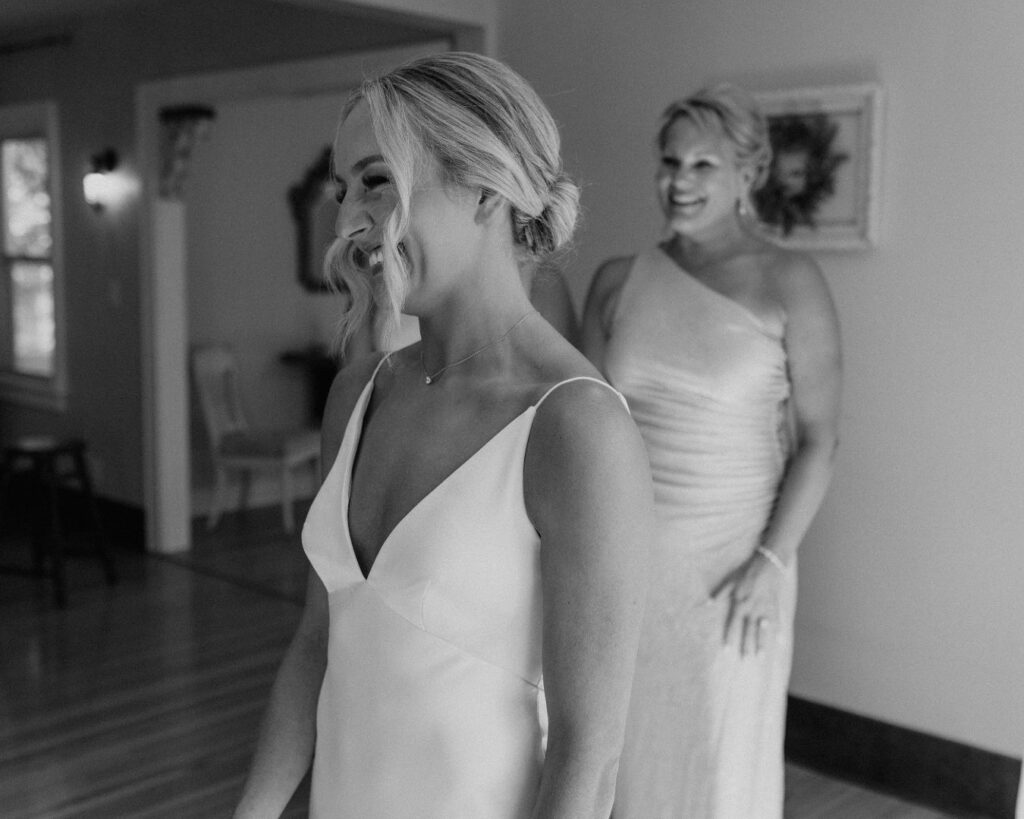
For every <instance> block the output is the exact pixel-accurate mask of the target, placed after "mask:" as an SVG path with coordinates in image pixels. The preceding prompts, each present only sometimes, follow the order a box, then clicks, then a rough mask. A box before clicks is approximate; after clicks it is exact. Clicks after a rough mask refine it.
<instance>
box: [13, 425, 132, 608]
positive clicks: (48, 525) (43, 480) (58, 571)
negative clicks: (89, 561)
mask: <svg viewBox="0 0 1024 819" xmlns="http://www.w3.org/2000/svg"><path fill="white" fill-rule="evenodd" d="M15 473H25V474H28V475H29V477H30V479H31V485H32V495H33V497H32V498H31V501H30V502H31V504H32V506H33V507H34V508H33V509H32V511H31V518H32V573H33V574H35V575H36V576H39V577H41V576H44V575H49V577H50V578H51V579H52V580H53V596H54V601H55V602H56V603H57V606H58V607H60V608H64V607H65V606H66V605H67V579H66V575H65V569H64V558H65V557H66V556H67V555H68V554H77V552H72V551H71V550H70V549H68V547H67V544H66V542H65V538H64V536H63V534H62V533H61V525H60V509H59V505H60V504H59V494H60V489H61V488H62V487H65V486H69V485H72V486H73V485H74V484H77V488H78V490H79V491H80V492H81V493H82V497H83V499H84V501H85V505H86V513H87V515H88V517H89V519H90V523H91V524H92V530H93V531H92V535H93V536H92V539H91V542H92V549H91V550H89V554H90V555H91V556H93V557H95V558H97V559H98V560H99V561H100V564H101V565H102V567H103V574H104V577H105V578H106V581H107V584H108V585H113V584H114V583H116V582H117V572H116V570H115V568H114V561H113V559H112V558H111V556H110V551H109V549H108V548H107V541H106V537H105V535H104V532H103V526H102V523H101V521H100V515H99V510H98V509H97V507H96V498H95V496H94V495H93V492H92V481H91V479H90V477H89V467H88V465H87V463H86V460H85V441H83V440H82V439H80V438H57V437H54V436H50V435H34V436H26V437H23V438H18V439H17V440H15V441H13V442H11V443H9V444H7V445H6V446H5V447H4V449H3V476H2V485H0V509H4V507H6V505H7V495H8V490H9V488H10V482H11V479H12V477H13V476H14V474H15Z"/></svg>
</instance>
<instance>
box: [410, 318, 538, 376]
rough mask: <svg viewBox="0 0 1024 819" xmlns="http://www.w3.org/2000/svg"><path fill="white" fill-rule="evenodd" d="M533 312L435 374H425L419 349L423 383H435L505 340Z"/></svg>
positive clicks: (425, 368)
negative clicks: (453, 368)
mask: <svg viewBox="0 0 1024 819" xmlns="http://www.w3.org/2000/svg"><path fill="white" fill-rule="evenodd" d="M535 312H536V310H528V311H526V313H524V314H523V315H522V316H521V317H520V318H519V320H518V321H516V323H515V324H513V325H512V326H511V327H509V328H508V329H507V330H506V331H505V332H504V333H502V334H501V335H500V336H498V337H497V338H495V339H492V340H491V341H488V342H487V343H486V344H485V345H484V346H483V347H481V348H480V349H478V350H474V351H473V352H471V353H470V354H469V355H467V356H465V357H464V358H460V359H459V360H458V361H453V362H452V363H451V364H445V365H444V366H443V367H442V368H441V369H440V370H438V371H437V372H436V373H428V372H427V365H426V363H425V362H424V361H423V350H422V349H420V369H422V370H423V383H425V384H433V383H434V382H435V381H437V379H438V378H440V377H441V376H442V375H443V374H444V373H445V372H447V371H448V370H450V369H451V368H452V367H458V366H459V365H460V364H465V363H466V362H467V361H469V359H471V358H475V357H476V356H478V355H480V353H482V352H483V351H484V350H488V349H490V348H491V347H493V346H494V345H495V344H497V343H498V342H499V341H502V340H503V339H505V338H506V337H507V336H508V335H509V334H510V333H511V332H512V331H513V330H515V329H516V327H518V326H519V325H520V324H522V323H523V322H524V321H526V320H527V319H528V318H529V317H530V316H532V315H533V314H534V313H535Z"/></svg>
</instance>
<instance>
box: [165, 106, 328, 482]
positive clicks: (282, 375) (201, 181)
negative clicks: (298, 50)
mask: <svg viewBox="0 0 1024 819" xmlns="http://www.w3.org/2000/svg"><path fill="white" fill-rule="evenodd" d="M343 97H344V94H343V93H341V92H338V93H331V94H316V95H309V96H287V97H285V96H274V97H260V98H255V99H247V100H243V101H237V102H230V103H221V104H218V105H217V119H216V120H215V122H214V125H213V128H212V130H211V134H210V137H209V139H208V140H206V141H204V142H201V143H200V144H199V146H198V147H197V149H196V150H195V151H194V153H193V162H192V165H191V167H190V171H189V178H188V180H187V181H186V183H185V190H186V193H185V198H186V200H187V203H188V207H187V209H186V210H187V214H188V217H187V235H188V259H189V269H188V317H189V341H190V343H191V344H197V343H227V344H231V345H232V346H234V348H235V352H236V354H237V357H238V362H239V368H240V371H241V376H242V377H241V389H242V394H243V396H244V397H245V399H246V408H247V410H248V414H249V420H250V422H251V423H252V424H254V425H255V426H265V427H299V426H302V425H304V424H306V423H308V415H309V412H310V407H309V403H308V401H307V396H306V392H305V381H304V380H303V379H304V375H303V373H302V372H301V371H300V370H299V369H297V368H295V367H293V366H289V365H285V364H283V363H282V362H281V361H280V356H281V353H282V352H284V351H285V350H295V349H302V348H305V347H307V346H309V345H312V344H322V345H327V344H329V342H330V340H331V336H332V333H333V328H334V322H335V320H336V318H337V315H338V310H339V304H338V297H337V296H335V295H333V294H320V293H311V292H310V291H308V290H306V289H304V288H303V287H301V286H300V284H299V282H298V279H297V275H296V269H297V256H296V254H297V250H296V226H295V222H294V220H293V219H292V216H291V211H290V209H289V204H288V189H289V187H290V186H291V185H294V184H296V183H297V182H299V181H300V180H302V178H303V177H304V175H305V173H306V170H307V168H308V167H309V166H310V165H311V164H312V163H313V161H314V160H315V159H316V158H317V157H318V155H319V153H320V151H321V150H322V149H323V147H324V146H325V145H326V144H327V143H328V142H329V141H330V138H331V135H332V133H333V131H334V127H335V125H336V122H337V117H338V113H339V111H340V109H341V103H342V99H343ZM193 419H194V420H193V440H194V441H196V442H197V443H199V444H202V443H203V442H204V441H205V437H204V433H202V431H201V429H200V428H199V427H200V424H198V423H196V422H197V421H199V416H198V415H197V414H196V406H195V401H193ZM197 439H198V440H197ZM196 460H197V463H196V472H197V475H198V476H199V480H198V481H195V480H194V481H193V482H194V483H196V482H198V483H205V482H206V481H205V480H204V479H203V477H202V476H203V470H202V466H203V463H204V462H205V461H206V460H207V459H206V458H202V457H200V458H197V459H196Z"/></svg>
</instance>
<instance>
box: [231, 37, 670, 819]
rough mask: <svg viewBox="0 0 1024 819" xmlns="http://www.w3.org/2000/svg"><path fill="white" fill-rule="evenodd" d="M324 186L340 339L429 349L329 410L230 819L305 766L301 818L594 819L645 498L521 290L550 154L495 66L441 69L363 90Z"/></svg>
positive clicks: (612, 759)
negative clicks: (290, 604) (402, 324)
mask: <svg viewBox="0 0 1024 819" xmlns="http://www.w3.org/2000/svg"><path fill="white" fill-rule="evenodd" d="M333 174H334V177H335V180H336V184H337V196H338V200H339V202H340V212H339V220H338V234H339V242H338V243H337V244H338V246H339V247H341V248H343V247H345V246H351V247H352V248H353V249H354V252H353V253H352V256H351V258H352V259H362V260H364V261H363V267H362V269H361V270H360V271H359V272H358V275H360V276H361V277H362V280H361V283H360V285H357V287H355V288H354V289H353V293H354V297H353V310H352V312H351V315H350V316H349V317H348V318H349V319H351V320H352V321H358V319H359V317H360V316H362V317H365V316H367V315H368V314H369V312H370V311H368V310H366V309H363V308H365V303H364V304H363V305H362V306H360V304H359V301H360V298H363V299H372V300H373V304H374V306H375V309H377V310H379V311H381V312H382V313H383V314H384V315H385V316H386V317H389V320H391V321H397V319H398V316H399V315H400V314H401V313H402V312H404V313H406V314H409V315H413V316H416V317H417V318H418V319H419V322H420V329H421V340H420V341H418V342H416V343H414V344H411V345H409V346H407V347H405V348H403V349H401V350H398V351H396V352H394V353H392V354H390V355H389V356H387V357H386V358H384V359H381V358H380V357H379V356H378V357H372V358H368V359H364V360H361V361H355V362H353V363H352V364H351V365H349V366H348V367H346V368H345V369H344V370H343V371H342V372H341V373H340V374H339V376H338V378H337V380H336V382H335V384H334V387H333V389H332V393H331V397H330V399H329V401H328V407H327V410H326V413H325V418H324V435H323V456H324V460H323V463H324V464H325V465H326V467H327V468H328V472H327V475H326V477H325V479H324V482H323V485H322V487H321V489H320V492H319V494H318V495H317V498H316V499H315V501H314V503H313V505H312V507H311V509H310V512H309V516H308V518H307V520H306V524H305V527H304V529H303V545H304V548H305V550H306V553H307V555H308V557H309V559H310V562H311V564H312V570H311V572H310V579H309V586H308V591H307V599H306V607H305V611H304V614H303V617H302V621H301V623H300V626H299V629H298V631H297V633H296V636H295V638H294V640H293V642H292V644H291V647H290V648H289V650H288V652H287V654H286V657H285V659H284V661H283V663H282V666H281V670H280V672H279V674H278V678H277V681H276V683H275V685H274V689H273V693H272V696H271V702H270V705H269V707H268V711H267V715H266V717H265V719H264V724H263V729H262V731H261V735H260V740H259V743H258V746H257V751H256V755H255V759H254V761H253V765H252V769H251V772H250V775H249V778H248V780H247V782H246V786H245V790H244V793H243V795H242V799H241V801H240V804H239V807H238V811H237V815H238V816H257V815H259V816H264V815H276V814H278V813H280V811H281V809H282V808H283V806H284V805H285V804H286V803H287V801H288V799H289V797H290V795H291V793H292V792H293V790H294V788H295V787H296V785H297V784H298V782H299V781H300V780H301V778H302V776H303V774H304V773H305V771H306V769H307V768H308V766H309V764H310V760H311V758H312V760H313V780H312V797H311V815H313V816H317V817H327V816H351V817H359V818H360V819H372V818H373V817H380V818H381V819H385V817H386V818H387V819H402V817H410V819H411V818H412V817H416V818H417V819H423V818H424V817H426V818H428V819H429V818H430V817H436V819H458V818H459V817H465V818H466V819H477V818H478V817H492V818H493V819H530V818H531V817H532V818H533V819H541V818H542V817H543V818H544V819H553V818H554V817H566V818H567V817H584V816H586V817H591V816H592V817H602V819H606V817H607V816H608V814H609V812H610V810H611V805H612V798H613V792H614V783H615V777H616V770H617V765H618V756H619V752H620V748H621V744H622V737H623V730H624V723H625V713H626V707H627V703H628V699H629V689H630V683H631V679H632V668H633V662H634V659H635V652H636V646H637V637H638V632H639V623H640V617H641V609H642V604H643V596H644V581H645V579H646V554H645V553H646V549H647V546H648V542H649V539H650V537H651V532H652V516H653V498H652V487H651V481H650V475H649V472H648V468H647V463H646V456H645V454H644V451H643V446H642V442H641V440H640V438H639V434H638V433H637V430H636V428H635V426H634V424H633V422H632V420H631V418H630V416H629V414H628V413H627V411H626V409H625V406H624V403H623V401H622V400H621V396H619V395H617V394H616V393H615V392H614V391H613V390H612V389H611V388H609V387H608V385H607V384H606V383H605V382H604V381H603V380H602V379H601V378H600V376H599V374H598V373H597V371H596V370H595V369H594V368H593V367H592V366H591V365H590V364H589V363H588V362H587V361H586V359H585V358H583V357H582V356H581V355H580V354H579V353H577V351H576V350H575V349H574V348H573V347H572V346H571V345H570V344H569V343H568V342H567V341H565V340H564V339H563V338H562V337H561V336H560V335H559V334H558V332H557V331H555V330H554V329H553V328H552V327H551V326H550V325H549V324H548V323H547V322H545V321H543V320H542V319H541V318H540V317H539V316H538V315H537V313H536V312H535V310H534V309H533V307H532V306H531V304H530V300H529V298H528V296H527V293H526V290H525V289H524V287H523V283H522V277H521V275H520V271H521V269H522V266H523V265H524V264H528V263H533V262H534V261H535V260H539V259H541V258H543V257H544V256H545V255H546V254H548V253H550V252H551V251H554V250H556V249H557V248H558V247H559V246H561V245H563V244H564V243H565V242H567V241H568V240H569V239H570V238H571V234H572V230H573V225H574V223H575V218H576V199H577V190H576V187H575V185H574V184H573V183H572V182H571V180H569V178H568V177H567V176H566V175H565V173H564V172H563V170H562V168H561V160H560V157H559V139H558V132H557V130H556V129H555V126H554V123H553V122H552V120H551V117H550V115H549V114H548V112H547V110H546V109H545V108H544V106H543V104H542V103H541V102H540V100H539V99H538V98H537V96H536V94H535V93H534V92H533V90H532V89H531V88H530V87H529V86H528V85H527V84H526V83H525V82H524V81H523V80H522V79H521V78H520V77H519V76H518V75H516V74H514V73H513V72H512V71H511V70H509V69H508V68H507V67H505V66H503V65H502V64H501V63H498V62H496V61H494V60H491V59H488V58H486V57H481V56H479V55H473V54H462V53H453V54H443V55H437V56H434V57H428V58H425V59H422V60H418V61H416V62H413V63H410V64H408V65H406V66H403V67H401V68H399V69H397V70H395V71H393V72H391V73H389V74H387V75H385V76H383V77H380V78H378V79H375V80H370V81H368V82H367V83H365V84H364V86H363V87H362V88H361V89H360V90H359V91H357V93H356V94H355V95H353V97H352V98H351V99H350V100H349V102H348V103H347V104H346V105H345V107H344V110H343V113H342V119H341V125H340V127H339V130H338V134H337V138H336V141H335V155H334V159H333ZM338 258H339V259H344V258H346V254H345V253H343V252H341V251H339V252H338ZM350 275H351V271H350ZM359 293H361V294H362V296H360V295H359Z"/></svg>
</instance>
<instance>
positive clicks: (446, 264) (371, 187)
mask: <svg viewBox="0 0 1024 819" xmlns="http://www.w3.org/2000/svg"><path fill="white" fill-rule="evenodd" d="M423 164H425V165H426V167H421V168H419V169H417V175H416V178H415V179H414V180H412V191H411V195H410V200H409V221H408V226H407V229H406V231H405V234H404V235H403V236H400V237H398V248H397V251H398V254H399V256H400V257H401V259H402V260H403V261H404V263H405V265H406V268H407V270H408V275H409V289H408V292H407V294H406V297H405V304H404V305H403V309H404V310H405V311H406V312H410V313H414V314H417V313H418V310H419V309H420V307H422V305H423V303H424V301H425V300H426V299H427V296H428V294H427V293H426V292H425V290H426V289H427V287H428V285H429V289H430V290H432V291H435V292H436V291H437V290H438V289H439V288H442V289H443V288H444V286H445V284H446V283H448V282H447V280H448V279H449V278H450V276H451V274H452V272H453V268H456V267H458V265H457V263H456V261H457V253H458V250H459V248H460V247H464V246H465V245H464V244H463V239H468V238H469V237H468V236H464V233H465V231H466V229H467V228H468V227H469V226H471V225H472V224H473V215H474V212H475V204H476V200H475V199H474V198H473V196H472V192H471V191H469V190H468V189H463V188H457V187H452V186H448V185H445V183H444V181H443V180H442V178H441V175H440V173H439V170H438V168H437V166H436V164H435V163H432V162H428V163H423ZM332 175H333V177H334V183H335V198H336V199H337V201H338V205H339V207H338V222H337V233H338V236H340V237H342V238H343V239H345V240H347V241H348V242H350V243H351V244H352V246H353V255H354V257H355V259H356V261H357V262H358V263H360V266H361V267H363V269H365V270H368V271H369V272H370V273H371V274H372V275H374V276H378V275H380V273H381V272H382V270H383V266H384V264H385V254H384V249H383V243H384V241H385V236H384V226H385V224H386V222H387V219H388V217H390V216H391V214H392V213H393V212H394V211H395V209H396V208H397V207H398V205H399V192H398V189H397V187H396V185H395V179H394V175H393V173H392V169H391V168H389V167H388V164H387V161H386V160H385V158H384V156H383V152H382V151H381V147H380V145H379V144H378V142H377V138H376V135H375V134H374V130H373V125H372V123H371V120H370V111H369V108H368V107H367V105H366V103H365V102H360V103H358V104H356V106H355V108H353V109H352V111H351V112H350V113H349V115H348V116H347V117H346V118H345V121H344V122H343V123H342V124H341V127H340V128H339V129H338V134H337V137H336V139H335V144H334V159H333V166H332Z"/></svg>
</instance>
